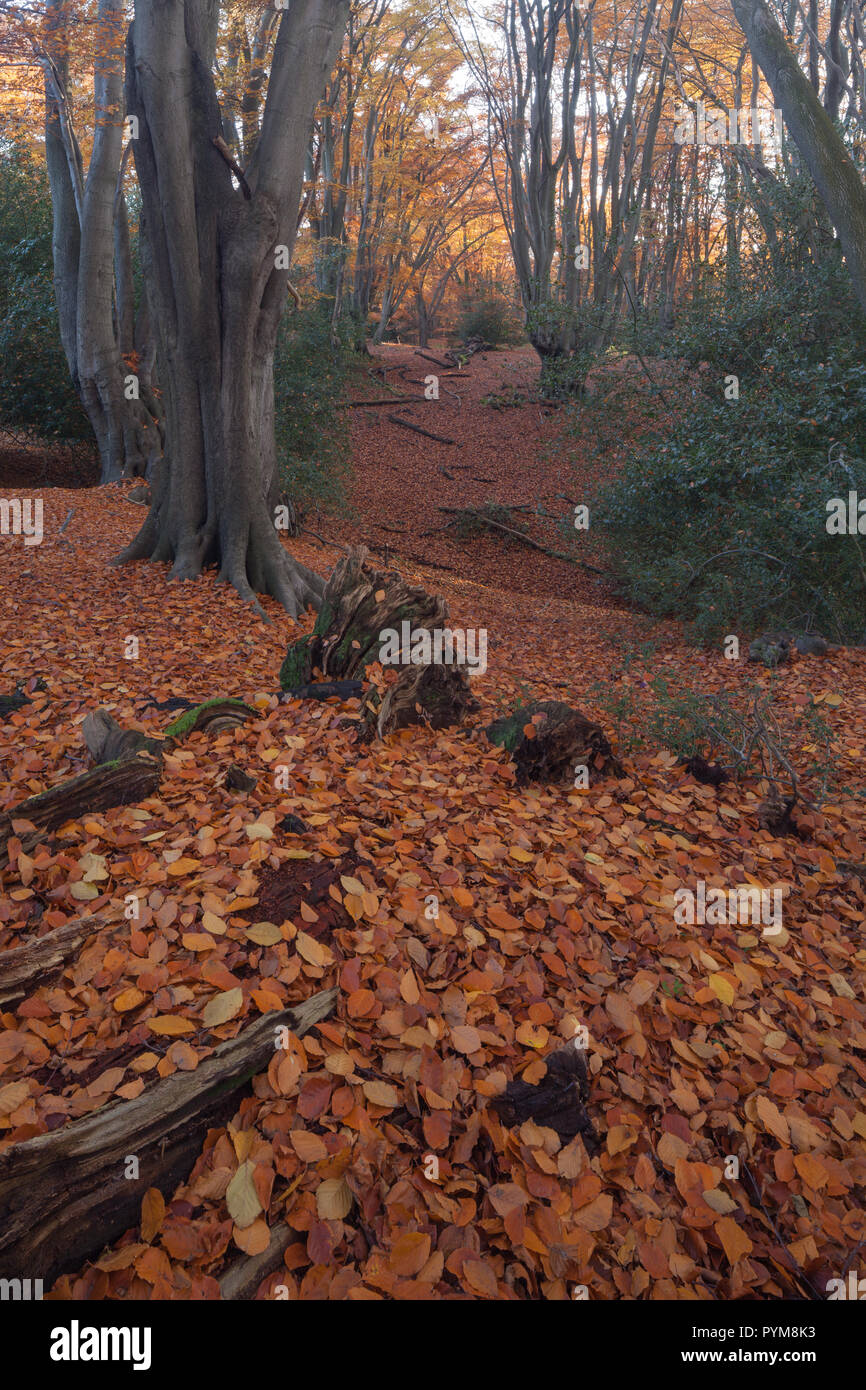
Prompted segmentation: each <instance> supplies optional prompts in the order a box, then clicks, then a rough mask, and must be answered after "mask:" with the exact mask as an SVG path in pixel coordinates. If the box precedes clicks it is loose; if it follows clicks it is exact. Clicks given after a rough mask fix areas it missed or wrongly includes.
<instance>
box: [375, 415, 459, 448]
mask: <svg viewBox="0 0 866 1390" xmlns="http://www.w3.org/2000/svg"><path fill="white" fill-rule="evenodd" d="M388 419H389V420H390V422H391V424H392V425H402V426H403V428H404V430H414V431H415V433H416V434H422V435H423V436H424V438H425V439H435V441H436V443H437V444H456V443H457V440H456V439H452V438H451V437H450V435H447V434H435V433H434V432H433V430H425V429H422V427H421V425H414V424H413V423H412V421H411V420H401V418H400V416H399V415H394V414H391V415H389V416H388Z"/></svg>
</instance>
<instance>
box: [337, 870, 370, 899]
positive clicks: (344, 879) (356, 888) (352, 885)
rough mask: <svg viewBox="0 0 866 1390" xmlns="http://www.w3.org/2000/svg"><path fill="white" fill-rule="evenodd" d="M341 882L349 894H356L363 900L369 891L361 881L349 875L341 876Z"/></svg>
mask: <svg viewBox="0 0 866 1390" xmlns="http://www.w3.org/2000/svg"><path fill="white" fill-rule="evenodd" d="M340 882H341V883H342V885H343V887H344V888H345V890H346V892H347V893H354V894H355V896H356V897H358V898H362V897H363V896H364V894H365V893H366V891H367V890H366V888H365V887H364V885H363V883H361V882H360V880H359V879H357V878H351V877H350V876H349V875H348V874H340Z"/></svg>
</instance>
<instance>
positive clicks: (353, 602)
mask: <svg viewBox="0 0 866 1390" xmlns="http://www.w3.org/2000/svg"><path fill="white" fill-rule="evenodd" d="M404 622H408V623H409V624H410V627H411V628H412V630H417V629H418V628H422V627H424V628H427V629H429V630H430V631H432V630H433V629H434V628H436V627H445V626H447V622H448V606H447V604H446V602H445V600H444V599H443V598H442V597H441V595H439V594H436V595H433V594H428V593H427V592H426V590H424V589H422V588H419V587H418V586H413V585H410V584H407V583H406V581H405V580H404V579H403V578H402V577H401V576H400V575H399V574H396V573H395V572H394V571H393V570H388V571H387V572H384V573H383V572H381V571H379V570H375V569H373V567H372V566H371V565H370V563H369V560H368V551H367V549H366V547H365V546H357V547H355V548H354V549H353V550H350V551H349V552H348V554H347V555H345V556H344V557H343V559H342V560H339V561H338V563H337V564H336V565H335V566H334V569H333V571H332V573H331V577H330V578H329V580H328V582H327V584H326V586H325V592H324V594H323V596H322V606H321V608H320V609H319V614H318V617H317V618H316V626H315V627H314V628H313V631H312V633H311V635H310V636H308V637H302V638H301V639H300V641H298V642H293V643H292V645H291V646H290V647H289V649H288V651H287V652H286V657H285V660H284V661H283V664H282V666H281V667H280V685H281V686H282V688H283V690H296V689H297V688H298V687H299V686H302V685H307V684H309V683H310V681H311V680H312V676H313V672H314V671H315V670H316V669H318V670H320V671H321V673H322V676H323V678H325V679H327V680H347V679H348V678H350V677H352V676H356V675H357V676H363V674H364V672H365V671H366V669H367V667H368V666H369V665H371V664H372V663H373V662H374V661H378V660H379V653H380V650H381V647H382V637H381V634H382V632H384V631H385V629H386V628H391V629H393V630H394V631H395V632H397V633H398V634H399V633H400V632H401V630H402V628H401V625H402V624H403V623H404Z"/></svg>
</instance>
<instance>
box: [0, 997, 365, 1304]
mask: <svg viewBox="0 0 866 1390" xmlns="http://www.w3.org/2000/svg"><path fill="white" fill-rule="evenodd" d="M336 998H337V991H336V990H335V989H330V990H323V991H322V992H320V993H319V994H314V995H313V996H312V997H311V998H310V999H307V1000H305V1001H304V1002H303V1003H302V1004H298V1005H297V1006H296V1007H295V1008H293V1009H283V1010H280V1011H279V1012H275V1013H269V1014H265V1015H264V1016H263V1017H262V1018H259V1019H257V1020H256V1022H255V1023H253V1024H251V1025H250V1026H249V1027H248V1028H245V1029H244V1030H243V1031H242V1032H241V1033H239V1034H238V1036H237V1037H236V1038H232V1039H231V1040H230V1041H228V1042H224V1043H221V1044H220V1045H219V1047H217V1048H216V1049H215V1051H214V1052H213V1053H211V1055H210V1056H209V1057H206V1058H205V1059H204V1060H203V1061H202V1062H201V1063H200V1064H199V1066H198V1067H197V1068H196V1070H195V1071H192V1072H175V1073H174V1074H173V1075H171V1076H168V1077H165V1078H164V1079H163V1080H161V1081H159V1082H157V1084H156V1085H154V1086H152V1087H151V1088H150V1089H148V1090H146V1091H145V1092H144V1093H143V1094H142V1095H140V1096H138V1097H137V1098H136V1099H135V1100H124V1101H114V1102H112V1103H110V1104H109V1105H105V1106H103V1107H102V1109H101V1110H97V1111H96V1112H95V1113H94V1114H91V1115H86V1116H83V1117H82V1118H81V1119H79V1120H72V1121H71V1122H70V1123H69V1124H66V1125H64V1126H63V1127H62V1128H61V1129H58V1130H54V1131H53V1132H52V1133H50V1134H40V1135H37V1136H36V1138H35V1139H26V1140H24V1141H23V1142H22V1143H19V1144H10V1145H9V1147H8V1148H6V1149H2V1150H0V1277H3V1278H21V1277H26V1278H34V1279H43V1280H44V1281H46V1282H47V1283H49V1284H50V1283H52V1282H53V1281H54V1280H55V1279H56V1278H57V1277H58V1275H60V1274H62V1273H64V1272H68V1271H71V1270H76V1269H78V1268H79V1267H80V1266H81V1264H82V1262H83V1261H84V1260H86V1259H89V1258H91V1257H92V1256H94V1255H97V1254H98V1253H99V1252H100V1251H101V1250H102V1249H103V1247H104V1246H105V1245H107V1244H109V1243H110V1242H112V1241H114V1240H116V1239H117V1237H118V1236H120V1235H122V1234H123V1232H124V1231H126V1230H128V1229H129V1228H130V1227H131V1226H135V1225H136V1224H137V1223H138V1220H139V1217H140V1212H141V1199H142V1197H143V1196H144V1194H145V1192H147V1190H148V1189H149V1188H151V1187H156V1188H159V1190H160V1191H161V1192H162V1193H163V1195H166V1196H170V1195H171V1193H173V1192H174V1190H175V1188H176V1187H177V1186H178V1184H179V1183H180V1182H182V1181H183V1180H184V1179H185V1178H186V1177H188V1176H189V1173H190V1171H191V1169H192V1167H193V1165H194V1163H195V1160H196V1159H197V1157H198V1156H199V1153H200V1151H201V1145H202V1140H203V1139H204V1136H205V1134H206V1132H207V1130H208V1129H209V1128H211V1127H213V1126H215V1125H219V1124H222V1123H225V1121H226V1120H227V1119H230V1118H231V1116H232V1115H233V1114H234V1112H235V1110H236V1108H237V1103H238V1092H239V1091H240V1090H241V1089H242V1088H243V1087H245V1086H246V1085H247V1083H248V1082H249V1081H250V1080H251V1079H252V1078H253V1077H254V1076H257V1075H258V1074H259V1072H261V1071H263V1070H264V1069H265V1068H266V1066H267V1064H268V1061H269V1059H270V1057H271V1056H272V1055H273V1052H274V1045H275V1042H274V1039H275V1029H277V1028H278V1027H286V1028H289V1029H290V1030H291V1031H292V1032H294V1033H295V1034H297V1036H298V1037H303V1035H304V1034H305V1033H308V1032H309V1030H310V1029H311V1028H312V1027H313V1026H314V1025H315V1024H316V1023H318V1022H320V1021H321V1020H322V1019H324V1018H327V1017H328V1015H329V1014H330V1013H331V1011H332V1009H333V1007H334V1003H335V1001H336ZM131 1155H134V1156H135V1158H136V1159H137V1160H138V1177H137V1178H127V1177H125V1169H126V1166H127V1165H126V1159H127V1157H128V1156H131Z"/></svg>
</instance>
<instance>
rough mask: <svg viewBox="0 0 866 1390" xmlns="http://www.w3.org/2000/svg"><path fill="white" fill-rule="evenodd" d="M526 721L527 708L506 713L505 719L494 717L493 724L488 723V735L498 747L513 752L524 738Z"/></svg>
mask: <svg viewBox="0 0 866 1390" xmlns="http://www.w3.org/2000/svg"><path fill="white" fill-rule="evenodd" d="M525 723H526V712H525V710H522V711H521V710H517V711H516V712H515V713H514V714H509V715H506V717H505V718H504V719H494V721H493V723H492V724H488V726H487V737H488V738H489V739H490V742H491V743H493V744H495V746H496V747H497V748H505V749H506V750H507V752H509V753H513V752H514V750H515V748H516V747H517V745H518V744H519V743H520V741H521V739H522V738H523V726H524V724H525Z"/></svg>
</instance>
